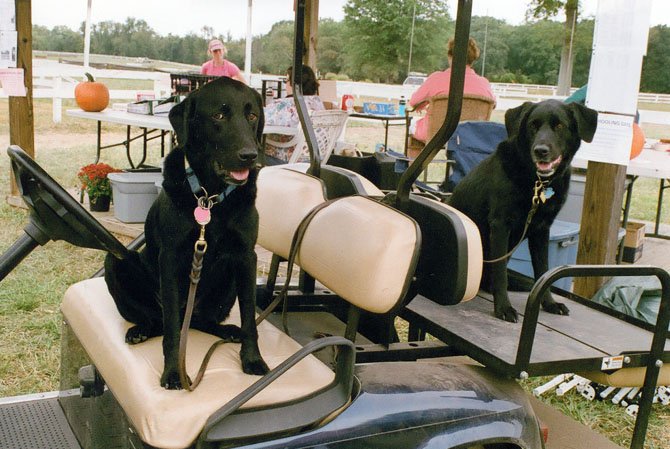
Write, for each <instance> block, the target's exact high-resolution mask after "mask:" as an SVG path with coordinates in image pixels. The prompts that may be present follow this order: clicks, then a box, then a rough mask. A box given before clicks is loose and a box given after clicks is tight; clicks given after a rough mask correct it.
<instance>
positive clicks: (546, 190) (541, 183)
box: [484, 175, 554, 263]
mask: <svg viewBox="0 0 670 449" xmlns="http://www.w3.org/2000/svg"><path fill="white" fill-rule="evenodd" d="M549 184H551V181H550V180H542V179H541V178H540V176H539V175H538V177H537V181H535V186H533V198H532V199H531V206H530V210H529V211H528V216H527V217H526V224H525V225H524V227H523V233H522V234H521V238H520V239H519V242H518V243H517V244H516V245H514V248H512V249H511V250H510V251H509V252H507V254H505V255H503V256H500V257H497V258H495V259H491V260H484V263H495V262H500V261H501V260H505V259H507V258H508V257H510V256H511V255H512V254H513V253H514V251H516V249H517V248H518V247H519V245H521V242H523V239H524V238H526V233H527V232H528V227H529V226H530V222H531V221H533V216H534V215H535V212H537V209H538V207H540V204H544V203H546V202H547V200H548V199H550V198H551V197H552V196H554V189H553V188H552V187H551V186H550V185H549Z"/></svg>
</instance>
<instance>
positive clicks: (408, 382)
mask: <svg viewBox="0 0 670 449" xmlns="http://www.w3.org/2000/svg"><path fill="white" fill-rule="evenodd" d="M470 13H471V2H470V1H466V0H460V1H459V8H458V16H457V24H456V52H455V55H454V66H453V73H454V75H453V76H452V83H451V92H450V106H449V115H448V116H447V118H446V121H445V123H444V125H443V126H442V129H441V130H440V132H439V133H438V135H437V136H436V137H435V138H434V139H433V140H432V141H431V142H429V143H428V144H427V145H426V147H425V149H424V151H423V153H422V154H421V155H420V156H419V157H418V158H417V159H416V160H415V161H414V162H413V163H412V165H410V167H409V169H408V170H407V171H406V172H405V173H404V174H403V176H402V178H401V181H400V185H399V186H398V189H397V191H395V192H392V193H390V194H384V193H383V192H381V191H379V190H378V189H375V187H374V186H371V185H370V183H369V182H368V181H366V180H365V179H364V178H361V177H359V176H358V175H357V174H355V173H352V172H349V171H347V170H343V169H338V168H336V167H329V166H327V165H321V161H320V160H319V152H318V151H316V148H315V143H314V142H316V139H315V136H314V130H313V128H312V127H311V124H310V121H309V117H308V116H307V114H306V108H305V105H304V100H303V98H302V93H301V89H300V87H299V86H300V74H301V70H299V68H300V65H301V64H302V48H303V42H302V36H303V25H304V14H305V1H304V0H299V1H297V2H296V30H295V36H296V46H295V48H296V52H295V63H294V64H295V67H294V71H293V73H294V74H295V75H296V79H295V80H294V81H295V89H294V95H295V99H296V104H297V106H298V110H299V113H300V116H301V123H302V127H303V130H304V131H305V134H306V138H307V142H308V146H309V150H310V157H311V159H310V163H309V165H296V166H288V165H286V166H277V167H271V168H270V167H268V168H264V169H262V170H261V172H260V175H259V179H258V199H257V208H258V210H259V215H260V227H259V240H258V243H259V245H261V246H262V247H263V248H264V249H266V250H268V251H270V252H271V253H273V254H274V257H273V268H272V269H271V270H270V271H271V272H270V275H269V276H268V278H267V279H264V280H262V282H259V284H258V298H259V305H261V306H262V307H263V308H264V309H265V310H270V309H271V308H272V306H273V305H274V304H276V303H277V301H275V300H273V299H272V297H273V296H274V297H276V298H277V297H278V298H281V299H282V301H281V303H282V305H283V307H282V310H281V312H269V313H268V315H267V318H266V319H265V320H264V321H262V322H261V323H260V324H259V326H258V329H259V345H260V348H261V352H262V354H263V356H264V358H265V360H266V361H267V362H268V364H269V365H270V368H271V371H270V372H269V373H268V374H267V375H265V376H249V375H246V374H243V373H242V371H241V369H240V366H239V356H238V350H239V348H238V345H236V344H232V343H231V344H225V345H223V346H220V347H219V348H218V349H217V350H216V351H215V353H214V355H213V357H212V359H211V362H210V365H209V367H208V369H207V372H206V373H205V375H204V377H203V380H202V382H201V384H200V386H199V387H198V388H196V389H195V390H194V391H192V392H190V391H186V390H179V391H176V390H165V389H163V388H162V387H161V386H160V383H159V378H160V373H161V370H162V350H161V339H160V338H154V339H150V340H148V341H146V342H143V343H141V344H139V345H134V346H129V345H127V344H126V343H125V342H124V338H123V336H124V334H125V331H126V329H127V328H128V327H129V326H130V324H129V323H127V322H125V321H124V320H123V319H122V318H121V317H120V316H119V314H118V311H117V310H116V307H115V305H114V302H113V301H112V299H111V296H110V295H109V293H108V292H107V288H106V285H105V282H104V280H103V279H102V278H101V277H100V276H99V275H98V276H97V277H96V276H94V277H93V278H91V279H88V280H84V281H81V282H79V283H77V284H74V285H73V286H71V287H70V288H69V289H68V291H67V292H66V294H65V297H64V299H63V304H62V311H63V317H64V324H63V329H62V337H61V338H62V355H61V358H62V360H61V385H60V389H59V391H58V392H57V393H56V394H46V395H38V396H31V397H29V398H25V397H22V398H17V399H14V400H11V399H9V400H4V401H2V402H0V420H1V421H0V422H1V423H2V433H1V434H0V438H2V440H0V441H1V442H2V444H3V445H5V444H7V445H8V447H13V448H24V447H26V448H27V447H30V448H37V447H63V448H185V447H197V448H225V447H249V448H251V447H253V448H280V447H281V448H298V447H301V448H302V447H320V448H321V447H322V448H352V447H355V448H379V447H387V448H419V447H421V448H438V447H439V448H486V449H503V448H505V449H511V448H542V447H544V442H543V439H542V435H541V431H540V426H539V423H538V420H537V418H536V416H535V414H534V412H533V410H532V408H531V406H530V404H529V401H528V398H527V396H526V394H525V393H524V392H523V390H522V389H521V388H520V387H519V385H518V384H517V383H516V381H515V380H514V379H516V378H524V377H527V376H529V375H530V376H534V375H542V374H552V373H559V372H560V373H562V372H568V371H589V370H594V371H600V370H601V366H602V363H603V360H604V359H605V358H612V357H613V356H617V357H618V356H619V355H621V354H622V350H621V349H620V348H618V347H617V346H620V345H622V344H623V342H622V341H621V340H622V338H621V335H618V336H616V335H615V336H612V338H613V340H612V341H611V342H609V343H608V344H609V346H610V347H608V348H602V347H601V346H602V344H600V343H599V342H597V341H596V342H592V343H588V344H587V343H585V342H582V341H580V340H584V339H586V338H588V337H589V336H587V335H585V334H586V333H587V332H588V331H591V330H592V329H593V327H594V323H599V324H600V323H602V327H603V328H608V327H609V326H610V325H611V321H616V322H619V321H618V320H616V318H614V317H611V316H610V315H608V314H607V313H605V312H604V311H602V310H593V311H591V312H588V311H587V312H584V313H585V315H584V318H583V321H587V322H588V325H587V326H586V327H585V329H584V330H583V331H582V332H581V333H579V332H575V330H574V329H573V332H572V334H571V333H569V332H568V333H566V331H561V333H560V335H557V334H559V332H553V329H556V328H558V327H560V326H574V327H575V328H576V327H578V325H580V324H581V325H583V324H584V323H583V322H582V321H581V320H580V322H577V323H576V322H571V321H570V322H568V324H566V323H565V322H566V321H568V320H569V319H570V318H572V317H570V318H567V317H555V318H554V319H553V321H552V317H547V316H546V315H544V314H541V313H540V312H539V301H538V298H540V297H541V293H542V292H543V291H544V290H545V289H546V288H549V287H550V286H551V284H552V283H553V282H554V281H555V280H556V279H558V278H560V277H562V276H583V275H621V274H624V275H632V276H637V275H643V274H644V275H656V276H657V277H659V279H660V280H661V282H662V284H663V294H662V296H663V299H662V306H661V312H660V314H659V319H658V323H657V326H656V329H658V330H656V332H654V330H653V329H651V330H650V329H649V328H639V327H637V326H635V325H634V324H631V323H628V322H620V323H622V324H620V325H619V326H620V327H619V329H621V326H631V327H635V328H636V329H638V331H637V334H634V338H635V341H634V343H630V344H628V346H627V347H633V348H635V349H636V350H635V351H633V350H630V351H629V352H627V353H626V358H628V361H627V362H626V366H630V367H642V368H644V367H647V370H646V379H645V389H644V390H643V402H642V403H641V405H640V415H639V416H638V425H637V426H636V433H635V436H634V444H638V445H637V446H633V447H639V448H641V447H642V443H643V441H644V432H645V429H646V418H648V414H649V408H650V407H651V395H650V394H649V388H651V389H652V391H653V387H654V385H655V384H656V378H657V376H658V372H659V368H660V364H659V363H658V362H660V361H665V360H667V358H668V353H667V351H666V350H665V345H666V330H667V327H668V320H669V319H670V309H669V306H668V304H670V303H669V302H668V301H670V298H669V297H670V277H669V276H668V273H667V272H665V271H663V270H659V269H656V268H653V267H633V266H631V267H605V266H603V267H566V268H560V269H557V270H554V271H552V272H550V273H548V274H547V275H545V276H544V277H543V278H542V279H541V280H540V281H539V282H538V283H537V284H536V285H535V286H534V288H533V290H532V292H531V293H530V296H529V297H528V300H527V306H526V307H525V313H524V318H523V322H522V323H520V324H519V325H511V324H510V323H505V322H502V321H500V320H497V319H496V318H494V317H493V316H492V313H491V312H492V306H491V304H490V298H487V297H486V296H485V295H484V296H481V295H479V293H478V286H479V280H480V276H481V269H482V248H481V241H480V238H479V234H478V231H477V229H476V227H475V226H474V224H473V223H472V222H471V221H470V220H469V219H467V217H465V216H464V215H462V214H461V213H459V212H458V211H456V210H454V209H452V208H449V207H448V206H447V205H445V204H443V203H441V202H439V201H437V200H435V199H432V198H430V197H426V196H424V195H417V194H414V193H411V192H410V186H411V184H412V183H413V181H414V180H416V178H417V176H418V174H419V173H420V172H421V171H422V170H423V169H424V168H425V166H426V165H427V164H428V163H429V162H430V160H431V159H432V157H434V156H435V154H436V153H437V151H438V150H439V148H441V147H442V146H443V145H444V144H445V142H446V141H447V138H448V137H449V135H450V134H451V133H453V131H454V129H455V127H456V124H457V122H458V116H459V115H460V114H459V113H460V101H461V98H462V90H463V80H464V70H465V48H466V43H467V40H468V35H469V23H470ZM8 154H9V157H10V159H11V163H12V169H13V173H14V176H15V179H16V181H17V185H18V186H19V190H20V192H21V195H22V196H23V198H24V200H25V202H26V204H27V206H28V208H29V209H30V212H31V213H30V222H29V224H28V225H27V226H26V228H25V231H26V234H25V236H23V237H22V238H20V239H19V240H18V241H17V242H16V243H15V244H14V245H13V246H12V247H11V248H10V249H9V250H8V251H6V252H5V254H4V255H3V256H2V257H1V258H0V281H1V280H2V279H3V278H4V277H5V276H6V274H7V273H9V272H10V271H11V270H12V269H14V267H16V266H17V265H18V264H19V263H20V261H21V260H22V259H23V258H24V257H25V256H26V255H27V254H28V253H29V252H30V251H32V250H33V249H34V248H35V247H36V246H37V245H43V244H45V243H47V242H48V241H49V240H65V241H68V242H70V243H72V244H75V245H78V246H83V247H88V248H94V249H100V250H104V251H108V252H111V253H112V254H114V255H115V256H116V257H119V258H123V257H125V255H126V254H127V252H128V251H130V250H133V249H135V248H137V247H138V246H140V245H141V239H140V240H138V241H136V242H134V243H132V244H131V245H130V246H129V247H128V248H126V247H124V246H123V245H121V244H120V243H119V242H118V240H117V239H116V238H115V237H113V236H112V235H111V234H110V233H109V232H108V231H106V230H105V229H104V228H103V227H102V226H101V225H100V223H99V222H97V221H96V220H95V219H94V218H93V217H91V216H90V215H89V214H88V213H87V212H86V211H85V210H84V209H83V208H82V207H81V206H80V204H79V203H78V202H77V201H76V200H75V199H74V198H72V197H71V196H70V195H69V194H68V193H67V192H65V191H64V190H63V189H62V188H61V187H60V186H59V185H58V184H57V183H56V182H55V181H54V180H53V179H52V178H51V177H50V176H49V175H48V174H47V173H46V172H45V171H44V170H43V169H42V168H41V167H39V166H38V165H37V164H36V163H35V162H34V161H33V160H32V159H31V158H30V157H28V156H27V155H26V154H25V153H24V152H23V151H22V150H21V149H20V148H18V147H15V146H12V147H10V148H9V149H8ZM334 192H337V193H334ZM294 262H295V263H297V264H298V265H299V266H300V269H301V270H300V283H299V285H298V288H294V287H291V285H290V276H289V275H287V276H286V278H285V283H284V286H283V288H281V289H280V290H281V291H280V294H279V295H275V291H276V290H278V289H277V288H276V279H277V273H278V271H279V267H280V266H281V265H282V263H286V265H287V267H286V268H287V273H291V272H292V265H293V263H294ZM564 293H565V294H566V295H569V294H568V293H567V292H564ZM524 296H525V295H524ZM515 298H516V299H518V300H521V299H524V300H525V297H524V298H521V295H518V296H517V297H515ZM571 299H572V300H573V301H575V303H576V304H579V305H575V306H573V305H571V306H570V307H571V310H575V309H573V307H575V308H577V307H582V308H583V309H589V310H590V306H589V305H588V304H587V303H586V302H584V304H581V302H578V301H581V300H580V299H579V298H571ZM517 308H518V309H519V310H524V308H523V307H518V306H517ZM589 313H590V314H589ZM233 315H235V309H233ZM261 315H262V316H265V315H266V313H265V312H261ZM396 316H399V317H402V318H403V319H405V320H406V321H407V322H408V323H409V338H408V341H404V342H397V341H395V338H394V337H395V336H394V332H393V326H392V323H393V319H394V318H395V317H396ZM236 319H237V317H236V316H232V317H231V318H230V320H231V321H232V322H235V320H236ZM543 320H544V321H543ZM559 320H562V322H561V321H559ZM596 320H597V321H596ZM570 323H571V324H570ZM631 332H632V331H631ZM426 333H429V334H431V335H433V336H435V337H437V338H436V339H431V340H427V339H425V338H424V337H425V334H426ZM612 333H614V332H612ZM617 333H618V334H624V332H622V331H621V330H619V331H618V332H617ZM567 335H574V336H575V337H574V338H569V337H568V336H567ZM597 337H598V338H601V339H602V338H603V337H602V335H599V336H597ZM606 337H607V338H609V336H606ZM626 337H629V335H626ZM631 338H633V337H631ZM213 340H214V337H213V336H210V335H206V334H203V333H200V332H197V331H191V332H190V333H189V345H188V350H187V354H186V357H187V360H186V366H187V369H189V371H190V372H192V371H193V369H194V368H193V367H194V366H196V364H197V363H198V362H199V361H200V360H202V358H203V356H204V353H205V352H206V351H207V349H208V348H209V346H210V344H211V343H212V341H213ZM652 341H653V343H652ZM492 342H493V343H494V344H495V347H493V348H492V347H491V343H492ZM599 345H600V346H599ZM635 345H638V346H635ZM640 345H646V346H640ZM575 348H576V349H575ZM649 348H651V349H649ZM511 353H512V354H513V357H512V358H511V359H510V357H509V355H510V354H511ZM462 355H468V356H470V357H471V358H468V359H464V358H463V357H462ZM472 360H476V361H477V362H479V363H475V362H473V361H472ZM645 395H646V396H645ZM646 398H648V401H647V402H644V401H645V399H646ZM645 413H646V417H645ZM640 435H641V437H640ZM636 438H637V440H636ZM636 441H637V443H636Z"/></svg>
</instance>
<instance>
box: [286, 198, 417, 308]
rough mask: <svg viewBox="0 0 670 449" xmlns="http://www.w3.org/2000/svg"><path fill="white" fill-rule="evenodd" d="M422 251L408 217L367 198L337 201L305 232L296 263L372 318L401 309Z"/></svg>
mask: <svg viewBox="0 0 670 449" xmlns="http://www.w3.org/2000/svg"><path fill="white" fill-rule="evenodd" d="M420 248H421V230H420V228H419V226H418V225H417V223H416V221H415V220H413V219H412V218H411V217H409V216H408V215H406V214H404V213H402V212H400V211H398V210H396V209H394V208H392V207H390V206H388V205H386V204H383V203H381V202H379V201H375V200H374V199H371V198H369V197H364V196H347V197H342V198H338V199H336V200H333V201H332V202H330V203H328V204H327V205H325V207H323V208H321V209H319V210H317V211H316V212H315V215H314V216H313V218H312V219H311V221H310V222H309V224H308V225H307V227H306V230H305V234H304V237H303V239H302V243H301V244H300V248H299V250H298V256H297V260H296V262H297V263H298V264H299V265H300V267H301V268H302V269H304V270H305V271H306V272H307V273H309V274H310V275H311V276H313V277H314V278H315V279H317V280H318V281H319V282H320V283H322V284H323V285H324V286H325V287H326V288H328V289H329V290H330V291H332V292H334V293H335V294H337V295H338V296H339V297H341V298H343V299H344V300H346V301H347V302H349V303H350V304H353V305H355V306H356V307H358V308H360V309H362V310H365V311H368V312H372V313H390V312H393V311H396V310H397V309H398V307H400V306H401V305H402V304H403V301H404V300H405V297H406V295H407V292H408V290H409V287H410V285H411V283H412V279H413V276H414V272H415V269H416V265H417V262H418V258H419V250H420Z"/></svg>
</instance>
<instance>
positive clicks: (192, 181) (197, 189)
mask: <svg viewBox="0 0 670 449" xmlns="http://www.w3.org/2000/svg"><path fill="white" fill-rule="evenodd" d="M186 180H187V181H188V185H189V186H190V187H191V192H193V195H195V196H196V198H197V197H198V195H200V194H201V193H204V194H205V196H207V197H208V199H211V200H212V203H213V204H216V203H220V202H222V201H223V200H225V199H226V198H227V197H228V195H230V193H231V192H232V191H233V190H235V189H236V188H237V186H236V185H235V184H227V186H226V188H225V189H224V190H223V192H221V193H219V194H218V195H212V196H208V195H209V194H208V193H207V191H206V190H205V189H204V187H202V186H201V185H200V181H199V180H198V177H197V176H196V175H195V173H194V172H193V169H192V168H191V167H188V168H187V169H186Z"/></svg>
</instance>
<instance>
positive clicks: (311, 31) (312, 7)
mask: <svg viewBox="0 0 670 449" xmlns="http://www.w3.org/2000/svg"><path fill="white" fill-rule="evenodd" d="M318 32H319V0H308V1H307V3H305V35H304V42H305V44H306V45H307V48H306V49H305V53H304V54H305V60H304V63H305V65H308V66H310V67H311V68H312V70H314V73H316V49H317V48H318V46H317V43H318V37H317V34H318Z"/></svg>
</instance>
